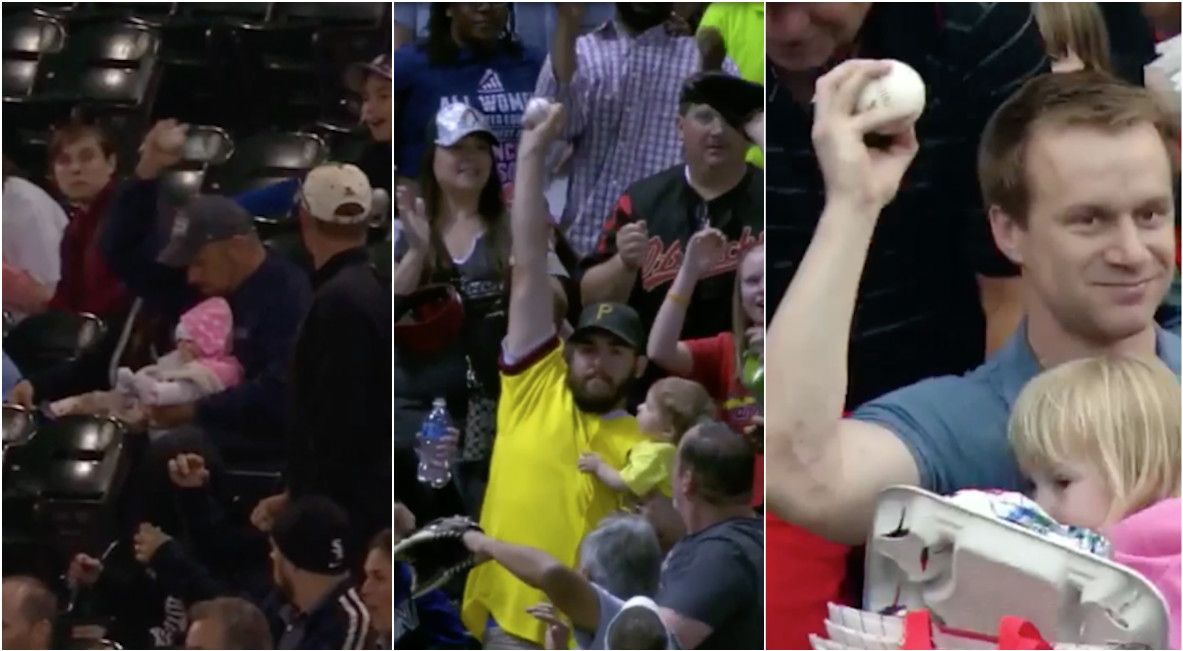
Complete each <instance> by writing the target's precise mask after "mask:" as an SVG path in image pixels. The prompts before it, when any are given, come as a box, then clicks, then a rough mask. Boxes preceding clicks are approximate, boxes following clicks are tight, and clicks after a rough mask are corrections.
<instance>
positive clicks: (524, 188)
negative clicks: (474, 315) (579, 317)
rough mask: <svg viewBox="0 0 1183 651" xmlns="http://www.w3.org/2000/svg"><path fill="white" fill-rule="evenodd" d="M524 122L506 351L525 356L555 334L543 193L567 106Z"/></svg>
mask: <svg viewBox="0 0 1183 651" xmlns="http://www.w3.org/2000/svg"><path fill="white" fill-rule="evenodd" d="M529 117H530V118H534V119H529V120H526V121H524V124H523V125H522V126H523V129H522V140H521V143H520V144H519V146H518V163H517V176H515V178H514V201H513V208H512V209H511V212H510V231H511V234H512V237H513V245H512V249H511V250H512V252H513V275H512V279H511V283H510V285H511V286H510V295H509V331H508V333H507V334H506V337H505V353H506V355H507V357H509V358H512V359H521V358H523V357H525V356H526V355H529V354H530V353H531V352H533V351H534V350H535V349H536V348H537V347H538V346H539V345H541V344H542V343H544V342H545V341H546V340H547V338H548V337H551V336H553V335H554V334H555V320H554V303H553V301H554V293H553V291H552V290H551V285H550V274H549V272H548V270H547V252H548V251H549V247H550V234H551V219H550V209H549V208H548V207H547V204H546V197H544V196H543V194H542V190H543V184H544V183H545V181H546V179H545V176H546V171H545V167H546V150H547V146H548V145H549V144H550V143H551V142H552V141H554V139H555V138H556V137H558V134H559V132H560V131H561V130H562V128H563V106H562V105H561V104H551V105H549V106H548V107H547V108H546V110H545V111H543V112H542V113H541V114H540V115H537V116H535V115H531V116H529Z"/></svg>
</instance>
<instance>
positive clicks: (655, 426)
mask: <svg viewBox="0 0 1183 651" xmlns="http://www.w3.org/2000/svg"><path fill="white" fill-rule="evenodd" d="M637 426H638V427H640V428H641V431H642V432H644V433H645V434H648V435H649V436H652V437H655V438H665V437H667V436H669V424H668V423H666V422H665V418H663V417H662V415H661V407H659V406H658V405H657V397H656V396H654V395H653V391H652V390H650V391H649V393H648V395H646V396H645V402H643V403H641V406H640V407H638V408H637Z"/></svg>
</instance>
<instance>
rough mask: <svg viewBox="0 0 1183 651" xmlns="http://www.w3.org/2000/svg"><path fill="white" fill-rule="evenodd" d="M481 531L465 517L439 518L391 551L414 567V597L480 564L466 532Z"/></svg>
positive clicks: (412, 572) (395, 558)
mask: <svg viewBox="0 0 1183 651" xmlns="http://www.w3.org/2000/svg"><path fill="white" fill-rule="evenodd" d="M474 529H476V530H478V531H479V530H480V527H478V526H477V525H476V523H475V522H473V521H472V520H470V519H468V518H466V517H463V516H453V517H450V518H440V519H438V520H433V521H431V522H429V523H428V524H427V526H425V527H423V528H421V529H419V530H418V531H416V532H415V533H413V534H411V535H409V536H407V537H406V538H404V539H403V540H402V541H400V542H399V543H398V544H397V545H395V546H394V549H393V550H391V557H392V558H393V560H396V561H401V562H402V563H405V564H406V565H407V567H409V568H410V570H411V598H412V599H414V598H417V597H420V596H422V595H423V594H426V593H428V592H430V591H432V590H435V589H436V588H439V587H440V586H442V585H444V584H445V583H447V582H448V581H450V580H452V578H453V577H455V576H457V575H459V574H462V573H464V572H466V571H468V570H469V569H471V568H472V567H473V566H475V565H476V564H477V558H476V555H475V554H473V553H472V552H471V551H469V550H468V547H466V546H465V545H464V540H463V536H464V533H465V532H466V531H471V530H474Z"/></svg>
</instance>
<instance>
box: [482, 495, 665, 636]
mask: <svg viewBox="0 0 1183 651" xmlns="http://www.w3.org/2000/svg"><path fill="white" fill-rule="evenodd" d="M463 538H464V544H465V545H466V546H467V547H468V549H469V550H471V551H472V552H473V553H474V554H476V555H477V558H478V560H480V561H484V560H486V559H488V560H492V561H494V562H495V563H497V564H499V565H500V566H501V567H503V568H505V570H506V571H507V572H509V573H510V574H512V575H513V576H515V577H517V578H518V579H520V580H521V581H522V582H524V583H526V584H527V585H529V586H531V587H534V588H537V589H538V590H541V591H542V592H543V593H545V595H546V596H545V599H546V600H547V601H549V602H550V603H551V604H553V605H554V607H555V608H557V609H558V610H559V611H561V612H562V613H563V614H564V615H566V616H567V617H568V618H570V620H571V624H572V626H573V628H572V632H573V633H574V634H575V642H576V643H577V644H578V645H579V648H581V649H605V648H614V647H610V646H606V645H607V638H608V631H609V629H610V628H611V626H612V623H613V621H614V620H615V619H616V617H617V615H619V614H620V612H621V610H622V609H623V608H624V607H625V605H626V603H627V602H629V601H630V600H631V599H633V598H635V597H643V598H646V599H648V598H650V597H652V596H653V595H654V594H656V593H657V586H658V580H659V576H660V574H661V547H660V545H659V544H658V541H657V532H656V531H654V530H653V525H651V524H649V522H648V521H647V520H645V519H644V518H642V517H639V516H634V515H620V516H609V517H607V518H605V519H604V520H602V521H601V522H600V524H599V525H597V526H596V528H595V529H593V530H592V531H591V532H590V533H588V534H587V536H586V537H585V538H584V539H583V541H582V542H581V543H580V544H579V560H578V564H577V565H576V569H572V568H571V567H569V566H567V565H565V564H563V563H562V562H560V561H559V560H558V559H556V558H555V557H554V556H552V555H550V554H548V553H546V552H544V551H542V550H540V549H536V548H535V547H533V546H530V545H515V544H513V543H508V542H505V541H502V540H497V539H495V538H491V537H490V536H488V535H487V534H485V533H484V532H482V531H479V530H477V529H473V530H470V531H467V532H465V533H464V537H463ZM531 614H534V615H535V616H536V617H537V616H538V614H537V613H536V612H532V613H531ZM540 619H541V617H540ZM564 642H565V641H564ZM615 648H640V647H632V646H623V647H615ZM661 648H665V647H661Z"/></svg>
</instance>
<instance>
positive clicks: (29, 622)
mask: <svg viewBox="0 0 1183 651" xmlns="http://www.w3.org/2000/svg"><path fill="white" fill-rule="evenodd" d="M3 589H4V594H3V604H2V607H3V620H4V621H3V624H4V635H3V644H4V648H5V649H49V648H52V643H53V628H54V622H56V621H57V612H58V600H57V597H56V596H55V595H54V594H53V593H52V592H50V591H49V588H47V587H45V584H44V583H42V582H40V581H38V580H37V579H34V578H33V577H30V576H12V577H8V578H6V579H4V588H3Z"/></svg>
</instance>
